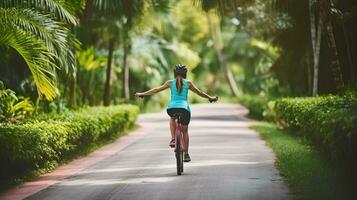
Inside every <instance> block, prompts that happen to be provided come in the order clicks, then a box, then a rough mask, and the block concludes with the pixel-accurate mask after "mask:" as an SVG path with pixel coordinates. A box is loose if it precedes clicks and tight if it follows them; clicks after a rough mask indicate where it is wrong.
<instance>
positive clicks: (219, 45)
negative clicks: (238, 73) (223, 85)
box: [207, 12, 240, 96]
mask: <svg viewBox="0 0 357 200" xmlns="http://www.w3.org/2000/svg"><path fill="white" fill-rule="evenodd" d="M213 14H214V13H212V12H207V18H208V22H209V29H210V33H211V37H212V41H213V46H214V48H215V51H216V54H217V58H218V62H219V65H220V67H221V68H222V69H223V72H224V75H225V77H226V80H227V82H228V85H229V89H230V90H231V93H232V95H233V96H238V95H239V94H240V91H239V90H238V87H237V83H236V81H235V79H234V76H233V73H232V71H231V70H230V69H229V67H228V66H227V63H226V59H225V57H224V52H223V42H222V38H221V30H220V22H219V20H215V19H214V17H213V16H212V15H213ZM215 22H216V23H215Z"/></svg>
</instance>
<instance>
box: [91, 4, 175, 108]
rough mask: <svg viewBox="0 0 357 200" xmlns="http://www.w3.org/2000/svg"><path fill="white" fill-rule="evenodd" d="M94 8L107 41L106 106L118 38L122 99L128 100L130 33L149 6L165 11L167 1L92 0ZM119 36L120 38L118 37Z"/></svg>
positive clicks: (104, 101) (106, 104) (108, 99)
mask: <svg viewBox="0 0 357 200" xmlns="http://www.w3.org/2000/svg"><path fill="white" fill-rule="evenodd" d="M93 3H94V6H95V7H96V8H97V9H98V11H99V13H102V16H104V17H103V19H102V20H103V21H102V22H103V23H102V24H101V25H102V27H103V29H105V32H106V34H107V35H108V37H109V39H108V41H107V43H108V61H107V73H106V81H105V85H104V95H103V104H104V105H105V106H108V105H109V104H110V97H111V76H112V62H113V53H114V50H115V49H116V47H117V46H119V41H120V40H119V38H121V43H122V47H123V53H124V55H123V97H124V98H125V99H129V66H128V62H127V59H128V56H129V53H130V46H131V38H130V35H131V31H132V29H133V28H134V25H135V23H136V22H138V20H140V19H141V16H143V12H144V10H146V9H147V8H148V7H149V6H150V7H151V8H153V9H155V10H156V11H160V9H161V10H166V9H167V8H168V6H167V5H168V4H169V2H168V1H161V0H94V2H93ZM120 36H121V37H120Z"/></svg>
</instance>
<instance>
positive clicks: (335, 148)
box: [269, 95, 357, 163]
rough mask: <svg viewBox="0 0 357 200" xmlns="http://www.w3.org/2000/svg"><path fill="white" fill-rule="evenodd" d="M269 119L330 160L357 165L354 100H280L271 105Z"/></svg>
mask: <svg viewBox="0 0 357 200" xmlns="http://www.w3.org/2000/svg"><path fill="white" fill-rule="evenodd" d="M269 116H270V117H272V119H273V120H274V121H275V122H277V123H278V124H280V125H281V126H283V127H288V128H291V129H293V130H296V131H297V133H301V134H303V135H304V136H305V137H306V138H309V139H310V140H312V141H313V142H314V143H315V144H317V145H318V146H319V147H321V149H322V150H323V151H325V152H326V153H327V154H328V155H330V156H331V158H332V159H336V160H344V161H353V162H354V163H356V161H357V157H356V152H357V98H356V96H354V95H345V96H322V97H312V98H311V97H310V98H283V99H279V100H277V101H275V102H273V105H271V106H270V111H269Z"/></svg>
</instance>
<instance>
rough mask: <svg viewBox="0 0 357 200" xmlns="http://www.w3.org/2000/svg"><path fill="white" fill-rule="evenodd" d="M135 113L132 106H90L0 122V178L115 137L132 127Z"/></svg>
mask: <svg viewBox="0 0 357 200" xmlns="http://www.w3.org/2000/svg"><path fill="white" fill-rule="evenodd" d="M138 112H139V109H138V108H137V107H136V106H132V105H121V106H111V107H91V108H84V109H80V110H77V111H69V112H66V113H63V114H49V115H40V116H38V117H36V118H32V119H30V120H28V121H27V122H23V123H21V124H10V123H6V124H1V126H0V146H1V148H0V163H1V165H0V171H1V172H0V180H6V179H8V178H11V177H19V176H20V177H21V176H22V175H25V174H27V173H29V172H32V171H36V170H38V169H51V168H53V166H56V165H57V164H58V163H61V162H63V161H64V160H67V159H68V158H71V157H73V156H75V155H78V154H80V152H83V149H86V148H90V147H93V146H94V145H96V144H98V143H100V142H103V141H107V140H110V139H114V138H116V137H118V136H119V134H121V133H123V131H125V130H127V129H128V128H131V127H133V125H134V124H135V120H136V117H137V115H138Z"/></svg>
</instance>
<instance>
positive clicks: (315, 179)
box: [251, 122, 356, 200]
mask: <svg viewBox="0 0 357 200" xmlns="http://www.w3.org/2000/svg"><path fill="white" fill-rule="evenodd" d="M251 128H253V129H254V130H256V131H257V132H259V133H260V134H261V136H262V138H263V139H265V140H266V141H267V143H268V145H269V146H270V147H271V148H272V149H273V151H274V152H275V154H276V158H277V160H276V165H277V167H278V169H279V171H280V173H281V175H282V176H283V177H284V178H285V180H286V182H287V183H288V184H289V185H290V186H291V187H290V188H291V190H292V194H293V196H294V199H314V200H318V199H324V200H326V199H355V198H352V197H353V196H354V195H356V192H355V191H354V190H353V184H352V181H353V180H352V178H350V177H348V174H346V172H345V171H344V170H343V168H342V167H341V166H339V165H336V164H334V163H333V162H331V161H329V159H327V158H325V157H324V156H323V155H321V154H320V153H319V152H318V151H317V150H315V149H314V147H313V146H312V145H311V144H309V143H307V142H306V141H305V140H304V139H303V138H302V137H299V136H296V135H292V134H289V132H288V131H286V130H280V129H278V128H277V127H276V126H275V125H273V124H270V123H266V122H259V123H256V124H254V125H253V126H252V127H251ZM355 197H356V196H355Z"/></svg>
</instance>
